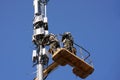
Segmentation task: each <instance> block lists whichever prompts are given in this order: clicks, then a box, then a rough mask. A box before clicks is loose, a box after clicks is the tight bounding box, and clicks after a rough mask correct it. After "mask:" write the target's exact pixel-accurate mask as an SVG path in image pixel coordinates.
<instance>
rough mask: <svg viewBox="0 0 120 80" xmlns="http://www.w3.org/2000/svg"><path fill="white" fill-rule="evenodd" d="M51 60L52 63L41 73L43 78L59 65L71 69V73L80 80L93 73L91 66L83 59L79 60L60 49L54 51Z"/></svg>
mask: <svg viewBox="0 0 120 80" xmlns="http://www.w3.org/2000/svg"><path fill="white" fill-rule="evenodd" d="M52 59H53V60H54V62H53V63H52V64H51V65H49V66H48V67H47V68H46V69H45V70H44V71H43V74H44V77H45V76H46V75H48V74H49V73H50V72H52V71H53V70H54V69H55V68H56V67H58V66H59V65H61V66H65V65H67V64H68V65H70V66H71V67H73V70H72V71H73V73H74V74H75V75H76V76H79V77H80V78H82V79H84V78H86V77H88V76H89V75H90V74H92V73H93V71H94V67H93V66H92V65H90V64H88V63H87V62H85V60H84V59H81V58H79V57H78V56H77V55H74V54H73V53H71V52H70V51H68V50H66V49H65V48H61V49H59V50H58V51H56V52H55V53H54V54H53V55H52Z"/></svg>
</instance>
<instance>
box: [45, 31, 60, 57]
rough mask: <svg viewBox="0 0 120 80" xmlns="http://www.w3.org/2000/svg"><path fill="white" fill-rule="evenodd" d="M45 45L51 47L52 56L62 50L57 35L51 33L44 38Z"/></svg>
mask: <svg viewBox="0 0 120 80" xmlns="http://www.w3.org/2000/svg"><path fill="white" fill-rule="evenodd" d="M43 44H44V45H45V46H46V45H49V46H50V48H49V50H48V51H49V52H50V53H52V55H53V54H54V53H55V51H57V50H58V49H59V48H60V43H59V41H58V39H57V37H56V35H54V34H52V33H50V34H48V35H46V36H45V37H44V40H43Z"/></svg>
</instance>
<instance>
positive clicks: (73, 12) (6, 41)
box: [0, 0, 120, 80]
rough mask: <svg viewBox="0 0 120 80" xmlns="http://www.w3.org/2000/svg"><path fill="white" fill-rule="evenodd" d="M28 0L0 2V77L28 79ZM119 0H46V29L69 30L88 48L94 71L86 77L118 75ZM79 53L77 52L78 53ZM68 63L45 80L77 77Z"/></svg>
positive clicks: (98, 79)
mask: <svg viewBox="0 0 120 80" xmlns="http://www.w3.org/2000/svg"><path fill="white" fill-rule="evenodd" d="M32 2H33V1H32V0H1V2H0V37H1V38H0V80H8V79H9V80H32V79H33V78H34V76H35V74H33V72H34V71H35V70H36V68H32V61H31V56H32V50H33V47H34V45H33V44H32V41H31V39H32V38H31V36H32V20H33V13H34V12H33V3H32ZM119 4H120V1H119V0H50V2H49V4H48V6H47V9H48V11H47V13H48V20H49V32H52V33H55V34H59V33H63V32H66V31H69V32H71V33H72V35H73V36H74V40H75V42H76V43H78V44H80V45H82V46H83V47H84V48H86V49H88V50H89V51H90V52H91V57H92V60H93V63H94V67H95V71H94V73H93V74H92V75H90V76H89V77H88V78H86V80H118V79H120V76H119V74H120V69H119V68H120V62H119V58H120V47H119V45H120V42H119V41H120V5H119ZM78 54H79V53H78ZM71 70H72V68H71V67H69V66H65V67H61V66H60V67H59V68H58V69H57V70H55V71H54V72H53V73H51V74H50V75H49V76H48V78H47V80H65V79H67V80H80V78H78V77H76V76H75V75H74V74H73V73H72V71H71Z"/></svg>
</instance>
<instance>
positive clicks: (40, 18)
mask: <svg viewBox="0 0 120 80" xmlns="http://www.w3.org/2000/svg"><path fill="white" fill-rule="evenodd" d="M47 2H48V0H34V1H33V6H34V20H33V36H32V41H33V43H34V44H35V46H36V47H35V50H33V56H32V61H33V65H34V66H35V65H36V66H37V73H36V79H37V80H43V69H44V65H46V64H48V60H49V59H48V56H47V55H46V54H47V53H46V51H45V50H46V49H45V46H44V45H43V43H42V39H43V37H44V36H45V35H47V34H48V22H47V14H46V5H47Z"/></svg>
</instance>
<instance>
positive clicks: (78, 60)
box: [32, 0, 94, 80]
mask: <svg viewBox="0 0 120 80" xmlns="http://www.w3.org/2000/svg"><path fill="white" fill-rule="evenodd" d="M48 1H49V0H34V1H33V6H34V20H33V35H32V41H33V43H34V44H35V49H34V50H33V55H32V61H33V66H37V71H36V77H35V78H34V80H45V79H46V78H47V76H48V74H50V72H51V71H53V70H54V69H55V68H56V67H58V66H65V65H67V64H68V65H70V66H71V67H73V70H72V71H73V73H74V74H75V75H76V76H79V77H80V78H83V79H84V78H86V77H88V76H89V75H90V74H91V73H93V71H94V68H93V66H92V65H91V63H92V62H91V60H90V61H89V62H88V61H87V59H88V58H89V57H90V53H89V52H88V51H87V50H86V49H84V48H83V47H82V46H79V45H78V44H76V43H75V42H74V40H73V37H72V35H71V33H70V32H65V33H64V34H60V36H61V37H62V40H61V41H62V43H63V47H61V46H60V44H59V43H60V42H59V40H57V38H56V36H55V35H54V34H52V33H49V31H48V20H47V12H46V11H47V10H46V6H47V3H48ZM73 45H75V46H76V47H79V48H80V54H81V56H80V57H78V56H77V54H76V51H77V50H76V48H75V47H74V46H73ZM46 46H49V47H50V49H49V50H48V51H47V50H46ZM48 52H49V53H51V55H52V59H53V61H54V62H53V63H51V64H50V65H48V62H49V56H48ZM83 52H85V53H86V54H85V56H84V55H83ZM45 66H47V67H45Z"/></svg>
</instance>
